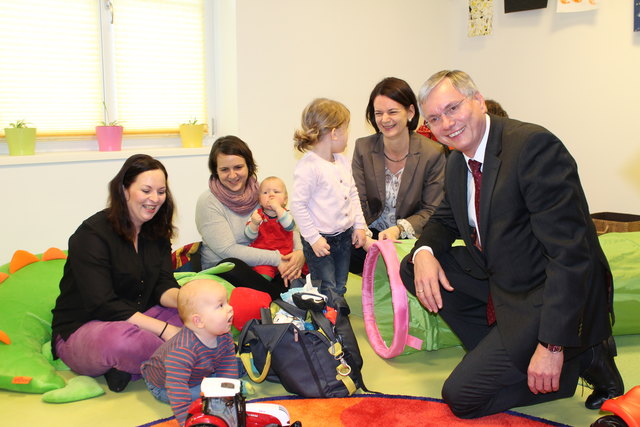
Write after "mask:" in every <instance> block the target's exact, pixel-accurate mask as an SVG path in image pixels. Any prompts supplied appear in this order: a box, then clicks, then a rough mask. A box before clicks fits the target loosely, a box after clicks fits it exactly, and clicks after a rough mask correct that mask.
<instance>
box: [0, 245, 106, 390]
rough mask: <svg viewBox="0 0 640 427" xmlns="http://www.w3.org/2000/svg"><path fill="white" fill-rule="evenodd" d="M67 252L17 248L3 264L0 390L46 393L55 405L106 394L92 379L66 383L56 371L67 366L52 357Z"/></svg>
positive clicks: (0, 315) (0, 317) (0, 284)
mask: <svg viewBox="0 0 640 427" xmlns="http://www.w3.org/2000/svg"><path fill="white" fill-rule="evenodd" d="M66 258H67V255H66V254H65V253H64V252H63V251H61V250H60V249H56V248H50V249H48V250H47V251H46V252H45V253H44V254H42V256H41V257H39V256H36V255H34V254H32V253H29V252H26V251H16V253H15V254H14V255H13V258H12V259H11V262H10V263H9V264H6V265H3V266H2V267H0V341H1V342H0V388H2V389H6V390H13V391H21V392H26V393H44V395H43V400H44V401H45V402H51V403H63V402H71V401H77V400H82V399H88V398H91V397H95V396H99V395H101V394H104V390H103V389H102V388H101V387H100V386H99V384H98V383H97V382H96V381H95V379H93V378H91V377H77V378H78V379H75V380H74V381H69V383H68V384H67V383H66V382H65V380H64V378H62V377H61V376H60V375H59V374H58V373H57V372H56V371H57V370H68V369H69V368H67V367H66V366H65V365H64V363H62V362H61V361H59V360H58V361H55V362H54V361H53V358H52V356H51V342H50V341H51V319H52V315H51V308H52V307H53V304H54V302H55V299H56V297H57V295H58V293H59V288H58V286H57V284H58V282H59V281H60V277H61V276H62V268H63V266H64V263H65V260H66Z"/></svg>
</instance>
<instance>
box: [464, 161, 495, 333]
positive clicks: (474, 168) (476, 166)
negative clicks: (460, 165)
mask: <svg viewBox="0 0 640 427" xmlns="http://www.w3.org/2000/svg"><path fill="white" fill-rule="evenodd" d="M481 167H482V163H480V162H478V161H476V160H471V159H469V168H470V169H471V175H472V176H473V183H474V186H475V193H474V201H475V207H476V228H475V229H474V230H473V231H474V233H473V238H474V243H475V245H476V247H477V248H478V249H479V250H481V251H482V247H481V246H480V237H479V235H478V230H477V228H478V226H479V225H480V187H481V186H482V171H481V170H480V168H481ZM495 321H496V313H495V310H494V309H493V299H492V298H491V294H489V297H488V299H487V323H488V324H489V326H491V325H493V324H494V323H495Z"/></svg>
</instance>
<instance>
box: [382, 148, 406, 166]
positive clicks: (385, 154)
mask: <svg viewBox="0 0 640 427" xmlns="http://www.w3.org/2000/svg"><path fill="white" fill-rule="evenodd" d="M382 154H384V157H385V158H386V159H387V160H389V161H390V162H394V163H400V162H401V161H403V160H404V159H406V158H407V157H409V152H408V151H407V154H405V155H404V157H403V158H401V159H398V160H396V159H392V158H391V157H389V156H387V153H386V152H384V151H382Z"/></svg>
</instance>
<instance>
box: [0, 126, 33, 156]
mask: <svg viewBox="0 0 640 427" xmlns="http://www.w3.org/2000/svg"><path fill="white" fill-rule="evenodd" d="M4 136H5V138H6V139H7V144H9V155H10V156H30V155H33V154H36V128H5V129H4Z"/></svg>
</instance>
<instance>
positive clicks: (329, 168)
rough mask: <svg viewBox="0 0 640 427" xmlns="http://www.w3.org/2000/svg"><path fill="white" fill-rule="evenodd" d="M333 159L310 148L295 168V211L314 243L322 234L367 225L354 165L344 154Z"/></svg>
mask: <svg viewBox="0 0 640 427" xmlns="http://www.w3.org/2000/svg"><path fill="white" fill-rule="evenodd" d="M333 157H334V161H333V162H329V161H327V160H324V159H323V158H321V157H320V156H318V155H317V154H316V153H314V152H313V151H308V152H307V153H305V155H304V156H303V157H302V158H301V159H300V161H299V162H298V163H297V165H296V168H295V171H294V175H293V177H294V183H293V196H292V198H291V200H292V201H291V213H292V214H293V218H294V219H295V221H296V224H297V225H298V228H299V229H300V234H301V235H302V237H304V239H305V240H306V241H307V242H309V244H311V245H313V244H314V243H315V242H317V241H318V239H320V234H321V233H322V234H337V233H342V232H343V231H346V230H348V229H349V228H351V227H354V229H356V230H357V229H361V230H364V229H366V222H365V220H364V215H362V208H361V207H360V199H359V198H358V190H357V189H356V185H355V182H354V180H353V176H352V175H351V165H350V164H349V161H348V160H347V158H346V157H345V156H343V155H342V154H334V155H333Z"/></svg>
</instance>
